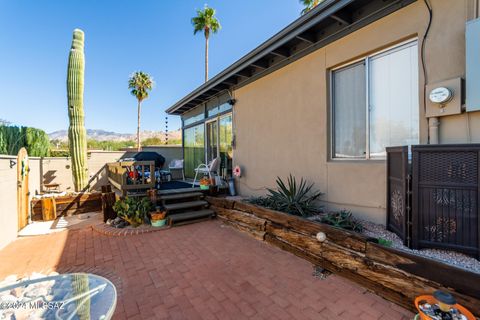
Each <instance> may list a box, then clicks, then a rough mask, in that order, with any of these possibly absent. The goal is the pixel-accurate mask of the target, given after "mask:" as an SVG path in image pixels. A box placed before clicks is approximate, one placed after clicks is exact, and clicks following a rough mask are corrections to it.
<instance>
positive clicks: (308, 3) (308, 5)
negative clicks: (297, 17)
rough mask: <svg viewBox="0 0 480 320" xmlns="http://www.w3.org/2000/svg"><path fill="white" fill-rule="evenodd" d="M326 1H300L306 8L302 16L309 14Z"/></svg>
mask: <svg viewBox="0 0 480 320" xmlns="http://www.w3.org/2000/svg"><path fill="white" fill-rule="evenodd" d="M323 1H324V0H300V2H301V3H302V4H303V5H304V6H305V8H304V9H303V10H302V14H305V13H307V12H308V11H310V10H312V9H313V8H315V7H316V6H318V5H319V4H320V2H323Z"/></svg>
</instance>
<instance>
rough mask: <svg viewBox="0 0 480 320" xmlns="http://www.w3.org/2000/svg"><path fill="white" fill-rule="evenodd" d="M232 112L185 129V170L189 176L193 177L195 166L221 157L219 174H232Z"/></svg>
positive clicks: (226, 175)
mask: <svg viewBox="0 0 480 320" xmlns="http://www.w3.org/2000/svg"><path fill="white" fill-rule="evenodd" d="M232 123H233V122H232V114H231V113H227V114H223V115H220V116H213V117H211V118H210V119H208V120H207V121H205V122H204V123H201V124H198V125H196V126H193V127H190V128H186V129H184V131H183V132H184V141H183V143H184V159H185V164H184V170H185V176H186V177H187V178H193V177H194V175H195V168H197V167H198V165H200V164H201V163H209V162H210V161H212V160H213V159H215V158H217V157H220V160H221V163H220V170H219V172H218V174H219V175H220V176H223V177H228V176H231V175H232V159H233V147H232V140H233V128H232Z"/></svg>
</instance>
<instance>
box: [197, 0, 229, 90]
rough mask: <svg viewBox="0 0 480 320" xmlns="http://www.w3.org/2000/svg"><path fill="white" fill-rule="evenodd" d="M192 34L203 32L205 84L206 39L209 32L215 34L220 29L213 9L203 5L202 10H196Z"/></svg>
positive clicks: (206, 67)
mask: <svg viewBox="0 0 480 320" xmlns="http://www.w3.org/2000/svg"><path fill="white" fill-rule="evenodd" d="M192 25H193V34H194V35H195V34H197V32H200V31H203V34H204V36H205V82H207V81H208V39H209V38H210V32H213V33H217V32H218V31H219V30H220V29H221V28H222V27H221V26H220V22H219V21H218V20H217V18H216V17H215V9H213V8H210V7H208V6H207V5H205V7H204V8H203V10H197V16H196V17H193V18H192Z"/></svg>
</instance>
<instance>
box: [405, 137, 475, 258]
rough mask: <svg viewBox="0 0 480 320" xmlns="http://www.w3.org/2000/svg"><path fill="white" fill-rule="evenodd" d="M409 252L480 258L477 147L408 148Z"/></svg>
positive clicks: (471, 145) (435, 146)
mask: <svg viewBox="0 0 480 320" xmlns="http://www.w3.org/2000/svg"><path fill="white" fill-rule="evenodd" d="M412 153H413V171H412V175H413V197H412V198H413V199H412V200H413V206H412V207H413V212H412V223H413V230H412V231H413V237H412V240H413V243H412V244H413V247H414V248H427V247H429V248H444V249H454V250H457V251H462V252H465V253H467V254H473V255H476V256H477V257H478V256H480V239H479V230H480V219H479V207H478V201H479V165H480V145H478V144H469V145H422V146H413V147H412Z"/></svg>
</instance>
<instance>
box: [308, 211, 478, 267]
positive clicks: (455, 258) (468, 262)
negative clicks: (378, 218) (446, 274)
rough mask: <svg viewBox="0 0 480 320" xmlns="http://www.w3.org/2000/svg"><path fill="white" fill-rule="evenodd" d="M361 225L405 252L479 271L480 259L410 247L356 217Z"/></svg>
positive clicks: (314, 218) (365, 231)
mask: <svg viewBox="0 0 480 320" xmlns="http://www.w3.org/2000/svg"><path fill="white" fill-rule="evenodd" d="M308 219H309V220H312V221H317V222H320V221H321V215H318V216H312V217H309V218H308ZM356 221H358V222H359V223H360V224H361V225H362V226H363V232H362V234H363V235H365V236H367V237H372V238H382V239H385V240H389V241H391V242H392V248H395V249H399V250H402V251H405V252H409V253H412V254H415V255H418V256H421V257H426V258H430V259H433V260H437V261H440V262H443V263H446V264H449V265H452V266H455V267H459V268H462V269H466V270H468V271H472V272H475V273H480V261H479V260H477V259H475V258H473V257H470V256H468V255H465V254H463V253H459V252H455V251H449V250H439V249H421V250H414V249H410V248H408V247H406V246H404V245H403V241H402V239H400V237H398V236H397V235H396V234H395V233H393V232H390V231H388V230H386V229H385V226H383V225H381V224H376V223H373V222H370V221H365V220H360V219H356Z"/></svg>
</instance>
